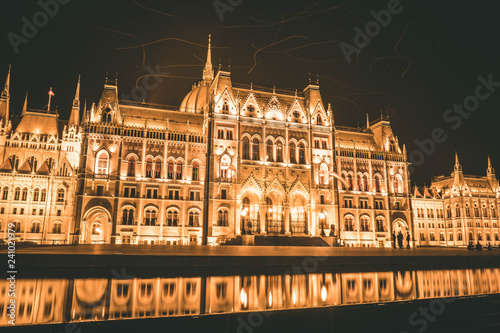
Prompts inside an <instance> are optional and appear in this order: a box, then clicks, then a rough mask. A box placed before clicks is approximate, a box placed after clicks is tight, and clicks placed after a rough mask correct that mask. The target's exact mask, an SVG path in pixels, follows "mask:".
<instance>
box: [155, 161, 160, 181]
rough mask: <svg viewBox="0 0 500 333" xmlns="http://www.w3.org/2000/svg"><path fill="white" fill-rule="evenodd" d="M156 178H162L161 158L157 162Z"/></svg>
mask: <svg viewBox="0 0 500 333" xmlns="http://www.w3.org/2000/svg"><path fill="white" fill-rule="evenodd" d="M155 178H161V160H160V159H159V158H157V159H156V161H155Z"/></svg>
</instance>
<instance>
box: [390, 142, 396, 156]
mask: <svg viewBox="0 0 500 333" xmlns="http://www.w3.org/2000/svg"><path fill="white" fill-rule="evenodd" d="M389 151H390V152H391V153H395V152H396V143H395V142H394V140H391V142H390V143H389Z"/></svg>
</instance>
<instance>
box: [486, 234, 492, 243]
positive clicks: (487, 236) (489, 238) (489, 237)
mask: <svg viewBox="0 0 500 333" xmlns="http://www.w3.org/2000/svg"><path fill="white" fill-rule="evenodd" d="M486 240H487V241H488V242H489V241H491V235H490V233H489V232H487V233H486Z"/></svg>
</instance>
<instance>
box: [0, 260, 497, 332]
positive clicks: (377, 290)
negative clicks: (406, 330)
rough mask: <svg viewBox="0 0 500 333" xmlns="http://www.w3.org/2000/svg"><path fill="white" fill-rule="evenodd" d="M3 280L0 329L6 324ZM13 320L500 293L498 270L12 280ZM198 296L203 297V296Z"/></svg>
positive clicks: (228, 310) (62, 319) (136, 315)
mask: <svg viewBox="0 0 500 333" xmlns="http://www.w3.org/2000/svg"><path fill="white" fill-rule="evenodd" d="M8 286H9V285H8V281H1V282H0V326H8V320H9V318H8V317H7V306H8V303H9V302H10V297H9V296H8ZM16 287H17V295H16V305H17V311H16V324H17V325H32V324H35V325H40V324H49V323H63V322H80V321H105V320H120V319H131V318H148V317H169V316H194V315H200V314H218V313H237V312H245V311H250V312H252V311H265V310H282V309H294V308H297V309H299V308H315V307H322V306H335V305H348V304H365V303H384V302H392V301H404V300H413V299H426V298H440V297H455V296H468V295H481V294H496V293H500V269H498V268H495V269H465V270H438V271H399V272H376V273H341V274H340V273H338V274H332V273H323V274H308V275H284V276H279V275H268V276H266V275H255V276H238V275H236V276H224V277H218V276H213V277H204V278H201V277H195V278H186V277H178V278H134V279H95V278H89V279H30V280H18V281H17V282H16ZM202 296H203V297H202Z"/></svg>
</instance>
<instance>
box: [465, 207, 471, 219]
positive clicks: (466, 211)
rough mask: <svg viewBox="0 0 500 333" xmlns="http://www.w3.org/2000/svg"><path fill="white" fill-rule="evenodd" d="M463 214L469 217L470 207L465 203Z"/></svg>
mask: <svg viewBox="0 0 500 333" xmlns="http://www.w3.org/2000/svg"><path fill="white" fill-rule="evenodd" d="M465 216H467V217H470V207H469V205H465Z"/></svg>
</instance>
